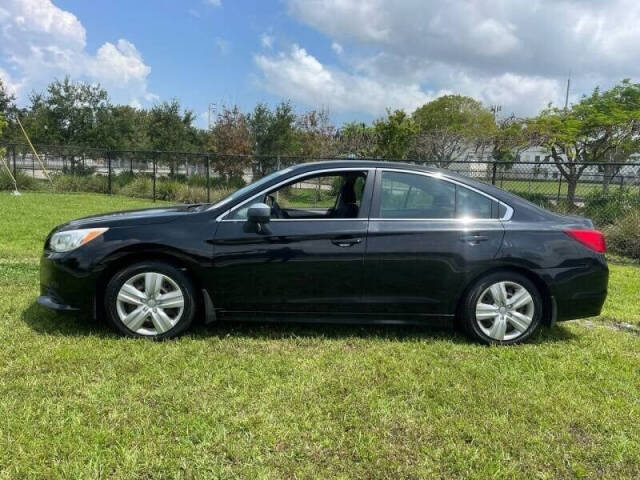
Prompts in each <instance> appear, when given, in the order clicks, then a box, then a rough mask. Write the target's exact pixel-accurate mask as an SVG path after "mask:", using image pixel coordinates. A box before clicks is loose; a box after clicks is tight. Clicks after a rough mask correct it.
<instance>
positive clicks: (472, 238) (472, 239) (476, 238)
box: [460, 233, 489, 245]
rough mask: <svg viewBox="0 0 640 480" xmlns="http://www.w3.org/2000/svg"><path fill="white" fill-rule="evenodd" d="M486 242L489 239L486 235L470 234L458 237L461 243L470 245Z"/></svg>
mask: <svg viewBox="0 0 640 480" xmlns="http://www.w3.org/2000/svg"><path fill="white" fill-rule="evenodd" d="M487 240H489V237H488V236H487V235H481V234H479V233H472V234H469V235H462V236H461V237H460V241H461V242H467V243H471V244H473V245H477V244H478V243H480V242H486V241H487Z"/></svg>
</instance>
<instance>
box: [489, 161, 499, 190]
mask: <svg viewBox="0 0 640 480" xmlns="http://www.w3.org/2000/svg"><path fill="white" fill-rule="evenodd" d="M497 167H498V166H497V165H496V162H495V161H494V162H493V168H492V170H491V185H495V184H496V168H497Z"/></svg>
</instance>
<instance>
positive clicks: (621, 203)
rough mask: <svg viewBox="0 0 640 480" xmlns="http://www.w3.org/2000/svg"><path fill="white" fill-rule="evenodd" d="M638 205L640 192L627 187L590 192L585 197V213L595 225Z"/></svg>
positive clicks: (627, 211) (607, 221)
mask: <svg viewBox="0 0 640 480" xmlns="http://www.w3.org/2000/svg"><path fill="white" fill-rule="evenodd" d="M639 207H640V193H637V192H632V191H630V190H629V189H627V188H621V189H616V190H615V191H612V192H609V193H604V192H602V191H599V192H590V193H589V194H588V195H587V197H586V199H585V214H586V215H587V216H588V217H589V218H591V219H592V220H593V221H594V222H595V223H596V224H597V225H607V224H610V223H613V222H614V221H615V220H616V219H619V218H621V217H624V216H625V215H626V214H627V213H629V212H631V211H633V210H635V209H638V208H639Z"/></svg>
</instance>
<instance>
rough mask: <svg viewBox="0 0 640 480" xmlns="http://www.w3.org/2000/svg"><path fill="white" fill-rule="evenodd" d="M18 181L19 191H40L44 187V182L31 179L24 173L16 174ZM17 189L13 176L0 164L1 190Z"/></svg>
mask: <svg viewBox="0 0 640 480" xmlns="http://www.w3.org/2000/svg"><path fill="white" fill-rule="evenodd" d="M16 181H17V182H18V190H39V189H42V188H43V187H44V185H42V182H40V181H39V180H37V179H35V178H33V177H30V176H29V175H27V174H26V173H24V172H21V171H20V170H18V171H17V172H16ZM14 188H15V186H14V184H13V180H12V179H11V176H10V175H9V174H8V173H7V170H6V169H5V167H4V166H3V165H2V163H0V190H11V191H13V190H14Z"/></svg>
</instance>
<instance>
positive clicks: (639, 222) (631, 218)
mask: <svg viewBox="0 0 640 480" xmlns="http://www.w3.org/2000/svg"><path fill="white" fill-rule="evenodd" d="M604 233H605V237H606V239H607V244H608V247H609V250H611V251H612V252H613V253H617V254H619V255H624V256H625V257H631V258H635V259H640V211H638V210H637V209H636V210H634V211H632V212H631V213H628V214H627V215H625V216H624V217H620V218H618V219H617V220H616V221H615V222H614V223H613V224H612V225H609V226H608V227H606V228H605V230H604Z"/></svg>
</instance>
